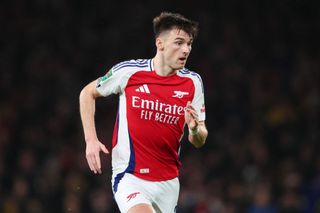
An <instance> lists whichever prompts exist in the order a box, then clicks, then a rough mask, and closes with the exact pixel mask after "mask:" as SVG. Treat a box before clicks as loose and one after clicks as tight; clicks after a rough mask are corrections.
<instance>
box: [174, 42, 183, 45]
mask: <svg viewBox="0 0 320 213" xmlns="http://www.w3.org/2000/svg"><path fill="white" fill-rule="evenodd" d="M174 43H175V44H177V45H179V46H180V45H182V44H183V42H182V41H176V42H174Z"/></svg>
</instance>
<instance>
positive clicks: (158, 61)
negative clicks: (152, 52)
mask: <svg viewBox="0 0 320 213" xmlns="http://www.w3.org/2000/svg"><path fill="white" fill-rule="evenodd" d="M153 68H154V70H155V72H156V73H157V74H158V75H160V76H170V75H175V74H176V73H177V70H174V69H172V68H171V67H170V66H169V65H168V64H166V63H165V62H164V58H163V56H162V55H160V54H159V53H157V54H156V56H155V57H154V58H153Z"/></svg>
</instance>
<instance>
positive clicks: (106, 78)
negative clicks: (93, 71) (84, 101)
mask: <svg viewBox="0 0 320 213" xmlns="http://www.w3.org/2000/svg"><path fill="white" fill-rule="evenodd" d="M111 76H112V69H110V70H109V71H108V72H107V74H105V75H104V76H102V77H100V78H98V82H97V88H99V87H100V86H101V84H103V82H105V81H106V80H108V79H109V78H111Z"/></svg>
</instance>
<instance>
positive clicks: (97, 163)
mask: <svg viewBox="0 0 320 213" xmlns="http://www.w3.org/2000/svg"><path fill="white" fill-rule="evenodd" d="M99 153H100V152H99ZM99 153H98V154H96V155H94V157H95V164H94V166H95V169H96V171H95V174H96V173H97V172H98V173H99V174H101V173H102V172H101V161H100V155H99Z"/></svg>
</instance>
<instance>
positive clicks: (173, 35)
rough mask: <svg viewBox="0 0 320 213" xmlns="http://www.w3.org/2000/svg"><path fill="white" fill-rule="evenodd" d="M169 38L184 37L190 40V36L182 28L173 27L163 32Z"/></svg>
mask: <svg viewBox="0 0 320 213" xmlns="http://www.w3.org/2000/svg"><path fill="white" fill-rule="evenodd" d="M165 34H166V36H167V37H168V38H169V39H184V40H187V41H190V40H192V37H191V36H190V35H189V34H188V33H187V32H185V31H184V30H181V29H177V28H173V29H171V30H169V31H168V32H167V33H165Z"/></svg>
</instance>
